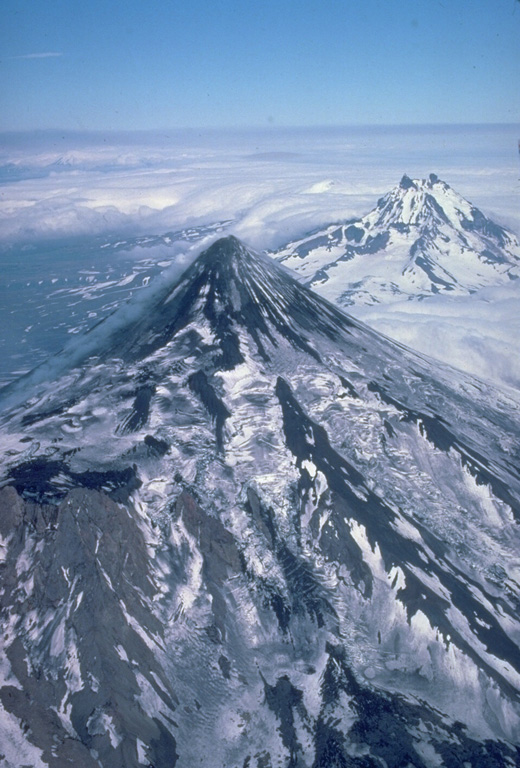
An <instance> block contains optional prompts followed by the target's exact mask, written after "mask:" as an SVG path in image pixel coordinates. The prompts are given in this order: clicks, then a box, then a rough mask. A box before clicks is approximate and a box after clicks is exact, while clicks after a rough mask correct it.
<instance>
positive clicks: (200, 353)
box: [0, 238, 520, 768]
mask: <svg viewBox="0 0 520 768" xmlns="http://www.w3.org/2000/svg"><path fill="white" fill-rule="evenodd" d="M150 294H151V296H150V300H149V301H148V302H144V301H143V302H141V303H139V305H137V306H134V307H133V308H132V309H131V311H130V310H128V309H124V310H123V312H122V315H121V317H120V318H119V319H118V318H116V317H114V318H112V319H110V320H108V321H106V322H105V323H102V324H100V325H99V326H98V328H97V329H96V331H95V332H94V333H93V334H89V336H90V341H89V345H90V346H89V348H88V349H89V355H90V356H87V355H83V357H81V356H78V357H76V358H75V359H74V361H73V363H72V364H71V365H70V366H69V367H68V368H66V367H63V366H62V368H61V372H60V374H59V375H58V376H56V377H55V378H54V380H53V381H52V383H47V384H45V383H44V382H43V381H40V383H39V385H38V389H37V391H34V392H33V396H32V399H31V400H30V401H29V402H27V403H25V404H23V405H22V406H20V405H18V406H16V407H14V408H13V409H11V410H10V411H7V412H5V413H4V416H3V420H2V425H1V437H2V440H1V451H2V454H1V461H0V469H1V475H0V481H1V483H2V485H3V486H5V487H4V488H3V490H2V491H1V493H0V513H1V514H0V534H1V535H2V539H1V546H2V549H1V553H2V559H3V564H2V567H3V569H4V570H3V574H4V583H5V585H6V588H5V589H4V591H3V592H2V593H0V604H1V606H2V614H1V615H0V621H1V632H0V637H1V638H2V644H3V647H2V651H3V659H4V661H3V662H2V665H1V671H2V674H3V678H2V679H1V680H0V694H1V701H2V703H3V707H4V710H5V713H4V717H3V720H2V717H1V716H0V729H2V728H3V730H4V734H2V735H5V738H4V739H3V742H5V743H8V744H9V745H10V749H11V746H12V745H15V747H16V750H15V747H13V748H12V749H11V752H10V754H11V755H15V756H14V757H13V758H10V760H11V762H8V765H16V759H17V756H18V755H19V754H23V755H24V762H29V763H30V764H32V765H35V766H42V765H49V766H53V767H54V768H61V766H62V765H66V764H67V762H65V761H66V759H68V760H69V762H71V761H75V762H74V765H77V766H79V767H81V768H83V766H85V767H86V766H88V768H90V766H94V765H98V766H99V765H101V766H102V767H103V768H119V766H121V765H124V766H125V768H137V766H139V765H141V766H146V765H149V764H152V765H154V766H156V767H157V768H170V767H171V766H172V765H177V766H180V767H181V768H187V767H188V766H192V765H199V764H201V763H202V764H204V765H208V766H211V767H212V768H213V766H214V767H215V768H223V766H224V765H237V766H244V765H246V766H250V768H265V766H269V765H271V766H274V765H282V766H283V765H285V766H289V765H290V766H298V768H329V766H331V765H340V766H341V765H348V764H356V761H357V763H359V757H360V756H361V757H362V760H363V762H364V764H366V765H369V764H373V765H385V764H386V765H395V766H396V767H397V766H403V767H404V766H406V765H409V764H412V765H414V766H416V768H430V766H431V767H432V768H433V766H443V765H444V766H450V765H453V764H454V761H456V762H458V763H459V764H463V763H464V762H473V763H474V764H475V765H483V766H488V767H489V768H491V766H493V768H496V767H497V766H499V767H500V768H509V766H510V765H511V762H512V761H513V760H514V759H515V758H516V757H517V756H518V752H517V751H516V747H515V746H514V745H515V744H516V743H518V737H519V734H520V694H519V691H520V662H519V658H520V656H519V653H518V643H519V639H520V625H519V623H518V612H517V606H518V599H519V589H520V588H519V583H520V577H519V572H520V571H519V567H520V566H519V563H518V555H517V553H518V548H519V533H518V519H519V518H520V474H519V472H518V464H519V463H520V462H519V458H520V457H519V455H518V448H517V442H516V436H517V435H518V431H519V429H520V426H519V424H520V406H519V404H518V403H517V402H516V401H514V400H511V399H508V398H506V397H505V396H503V395H501V394H499V393H496V392H493V391H491V390H490V389H489V388H488V387H486V386H485V385H483V384H482V383H481V382H479V381H476V380H473V379H471V378H469V377H466V376H464V375H462V374H458V373H457V372H455V371H452V370H448V369H436V368H434V366H433V364H432V363H431V362H430V361H428V360H426V359H424V358H421V357H420V356H418V355H415V354H413V353H411V352H409V351H408V350H406V349H404V348H403V347H400V346H398V345H396V344H393V343H392V342H390V341H388V340H387V339H385V338H383V337H381V336H379V335H378V334H376V333H374V332H373V331H371V330H370V329H368V328H367V327H366V326H364V325H363V324H361V323H358V322H357V321H354V320H352V319H351V318H349V317H348V316H347V315H345V314H343V313H342V312H341V311H339V310H338V309H337V308H335V307H333V306H332V305H330V304H329V303H328V302H327V301H324V300H323V299H322V298H321V297H319V296H317V295H316V294H314V293H313V292H312V291H309V290H308V289H306V288H305V287H303V286H302V285H301V284H299V283H298V282H297V281H296V280H294V279H293V277H292V276H291V275H290V274H289V273H288V272H287V271H286V270H284V269H283V268H281V267H280V266H279V265H277V264H276V263H275V262H273V261H272V260H269V259H268V258H266V257H263V256H259V255H257V254H254V253H253V252H251V251H249V250H248V249H247V248H246V247H245V246H244V245H243V244H241V243H239V242H238V241H237V240H236V239H234V238H225V239H222V240H219V241H217V242H216V243H215V244H214V245H213V246H212V247H211V248H209V249H208V250H207V251H205V252H204V253H203V254H201V255H200V256H199V258H198V259H197V260H196V261H195V262H194V263H193V264H192V265H191V266H190V267H189V268H188V270H187V271H186V272H185V273H184V275H183V276H182V277H181V278H180V279H179V280H178V281H177V282H176V283H175V284H172V285H167V284H165V285H162V286H161V289H160V290H158V291H155V292H150ZM85 343H86V342H85ZM62 362H63V360H62ZM60 364H61V363H60ZM49 370H52V364H51V366H50V367H49ZM468 698H471V701H472V707H471V709H468V708H467V706H465V705H466V702H467V700H468ZM461 722H462V725H461ZM208 756H209V757H208ZM493 761H494V762H493Z"/></svg>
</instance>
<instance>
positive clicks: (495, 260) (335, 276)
mask: <svg viewBox="0 0 520 768" xmlns="http://www.w3.org/2000/svg"><path fill="white" fill-rule="evenodd" d="M273 255H274V257H275V258H276V259H278V260H279V261H281V262H282V263H283V264H284V265H285V266H287V267H289V268H290V269H292V270H294V271H295V272H296V273H297V274H298V275H299V276H300V278H301V279H302V281H303V282H304V283H305V285H307V286H309V287H311V288H313V289H314V290H316V291H318V292H319V293H320V294H321V295H322V296H325V297H326V298H328V299H329V300H331V301H334V302H336V303H337V304H339V305H340V306H344V307H347V306H350V305H353V304H376V303H383V304H386V303H390V302H393V301H399V300H402V299H403V298H410V299H420V298H424V297H426V296H430V295H432V294H446V295H448V294H449V295H464V294H470V293H472V292H474V291H475V290H477V289H479V288H482V287H484V286H490V285H497V284H501V283H504V282H508V281H510V280H516V279H518V277H519V276H520V242H519V240H518V238H517V237H516V235H515V234H514V233H513V232H510V231H509V230H507V229H506V228H504V227H502V226H500V225H498V224H496V223H494V222H493V221H491V220H490V219H488V218H487V217H486V216H485V215H484V214H483V213H482V212H481V211H479V210H478V208H475V207H474V206H473V205H471V203H469V202H468V201H467V200H464V198H462V197H461V196H460V195H458V194H457V193H456V192H455V191H454V190H453V189H451V187H449V186H448V184H446V183H445V182H444V181H441V180H440V179H438V178H437V176H435V174H430V176H429V178H428V179H410V178H409V177H408V176H403V178H402V179H401V182H400V184H399V185H398V186H397V187H395V188H394V189H393V190H392V191H391V192H389V193H388V194H387V195H385V196H384V197H382V198H381V199H380V200H379V201H378V203H377V205H376V207H375V208H374V209H373V210H372V211H370V213H368V214H367V215H366V216H364V217H363V218H360V219H353V220H350V221H347V222H345V223H344V224H331V225H330V226H328V227H325V228H324V229H320V230H318V231H315V232H312V233H311V234H309V235H307V236H305V237H303V238H300V239H299V240H296V241H294V242H291V243H289V244H288V245H286V246H284V247H283V248H281V249H279V250H278V251H276V252H275V253H274V254H273Z"/></svg>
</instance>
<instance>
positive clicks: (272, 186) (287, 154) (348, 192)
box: [0, 126, 520, 386]
mask: <svg viewBox="0 0 520 768" xmlns="http://www.w3.org/2000/svg"><path fill="white" fill-rule="evenodd" d="M4 138H5V141H3V142H2V144H3V150H0V249H1V250H3V251H4V252H10V253H13V251H14V252H18V250H19V251H20V253H22V252H24V253H25V251H23V249H24V248H26V247H27V245H28V244H29V245H30V247H31V248H33V249H34V248H36V249H37V248H38V245H39V244H42V243H44V242H46V241H48V240H52V241H59V239H60V238H64V239H65V238H70V237H71V236H74V237H85V238H91V237H92V236H94V235H102V236H107V237H108V236H115V237H117V238H121V239H123V238H125V237H130V236H136V235H144V234H151V235H157V234H164V233H166V232H169V231H176V230H180V229H183V228H186V227H198V226H203V225H206V224H210V223H214V222H217V221H224V220H226V221H230V222H231V223H230V224H229V225H227V226H226V230H225V231H226V233H233V234H235V235H237V236H238V237H240V238H241V239H242V240H244V241H245V242H246V243H248V244H249V245H250V246H252V247H253V248H255V249H257V250H263V249H276V248H277V247H279V246H282V245H284V244H285V243H287V242H288V241H290V240H291V239H294V238H296V237H299V236H301V235H303V234H304V233H307V232H309V231H312V230H313V229H315V228H318V227H321V226H323V225H326V224H330V223H332V222H336V221H337V222H340V221H344V220H346V219H348V218H351V217H355V216H361V215H363V214H365V213H367V212H368V211H369V210H370V209H371V208H372V207H373V206H374V205H375V203H376V201H377V199H378V198H379V197H380V196H381V195H383V194H385V193H386V192H387V191H388V190H389V189H391V188H392V187H393V186H394V185H395V184H397V183H398V181H399V179H400V178H401V176H402V175H403V173H407V174H408V175H410V176H412V177H421V178H424V177H426V176H427V175H428V174H429V173H430V172H434V173H437V174H438V176H439V177H440V178H442V179H443V180H445V181H447V182H448V183H449V184H450V185H451V186H452V187H453V188H454V189H455V190H456V191H457V192H459V193H460V194H462V195H463V196H464V197H466V198H467V199H469V200H470V201H471V202H472V203H474V204H475V205H476V206H478V207H479V208H481V209H482V210H483V211H484V213H486V214H487V215H488V216H490V217H491V218H492V219H495V220H496V221H497V222H499V223H501V224H503V225H506V226H509V227H511V228H513V229H514V230H516V231H517V232H518V231H520V205H519V202H520V183H519V179H518V154H517V132H516V128H515V127H514V126H512V127H510V126H494V127H490V126H481V127H479V126H469V127H453V126H452V127H446V128H442V127H440V126H436V127H433V128H431V129H428V128H426V127H423V128H417V129H403V128H401V129H400V128H389V129H384V128H372V129H355V128H351V129H339V128H338V129H323V130H318V129H312V130H311V129H306V130H303V129H301V130H292V131H291V130H289V129H285V130H282V129H280V130H264V131H256V132H254V131H243V132H238V131H235V132H233V131H228V132H227V133H226V132H217V131H213V132H211V131H206V132H196V131H173V132H170V133H164V134H162V135H150V134H145V133H142V134H118V135H110V134H107V135H103V134H81V133H77V134H66V135H64V136H61V135H60V134H58V133H45V132H43V133H41V134H34V135H31V136H30V135H27V134H24V135H22V134H10V135H8V136H5V137H4ZM200 246H201V243H199V245H198V246H197V247H198V248H199V250H200ZM189 250H190V249H189V247H188V246H184V245H182V248H181V251H182V252H183V253H184V252H185V253H188V251H189ZM159 252H160V249H159ZM149 256H150V257H152V253H151V252H150V253H149ZM21 263H22V262H21ZM24 269H25V270H27V272H28V273H30V269H31V265H30V260H27V261H26V262H25V264H24ZM24 274H25V273H24ZM146 290H148V289H146ZM486 291H487V293H486ZM519 295H520V287H517V286H516V285H513V284H512V285H511V286H506V288H501V289H496V290H495V289H485V291H481V292H479V293H478V295H475V296H473V297H467V298H455V299H450V298H449V297H433V298H431V299H428V300H427V301H424V302H403V303H399V304H392V305H390V306H381V305H379V306H377V307H360V308H355V309H354V310H353V312H355V313H356V314H358V315H359V316H360V317H362V318H363V319H365V320H366V321H367V322H369V323H370V324H373V325H374V326H375V327H376V328H378V329H379V330H381V331H382V332H384V333H386V334H387V335H389V336H392V337H394V338H396V339H398V340H400V341H401V342H403V343H405V344H407V345H409V346H411V347H414V348H416V349H419V350H422V351H424V352H426V353H427V354H430V355H434V356H437V357H438V358H439V359H441V360H443V361H445V362H447V363H450V364H453V365H456V366H457V367H462V368H465V369H466V370H468V371H470V372H473V373H476V374H477V375H479V376H482V377H484V378H491V379H493V380H495V381H496V382H499V383H502V384H505V385H508V386H520V363H517V355H515V354H514V349H515V345H516V344H517V339H518V335H519V332H520V328H519V327H518V318H519V317H520V299H519ZM76 338H77V337H76ZM76 343H78V342H76Z"/></svg>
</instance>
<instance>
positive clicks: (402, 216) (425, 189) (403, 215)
mask: <svg viewBox="0 0 520 768" xmlns="http://www.w3.org/2000/svg"><path fill="white" fill-rule="evenodd" d="M473 210H474V209H473V208H472V206H471V205H470V204H469V203H468V202H467V201H466V200H464V198H463V197H461V196H460V195H458V194H457V193H456V192H454V190H453V189H451V187H450V186H448V184H446V182H444V181H441V180H440V179H439V178H438V177H437V176H436V175H435V174H434V173H431V174H430V175H429V177H428V178H427V179H410V178H409V177H408V176H406V174H405V175H404V176H403V178H402V179H401V181H400V183H399V184H398V186H397V187H394V189H393V190H391V191H390V192H389V193H388V194H387V195H385V196H384V197H382V198H381V199H380V200H378V203H377V206H376V209H375V211H374V212H373V213H372V216H373V217H374V219H375V220H374V222H373V225H378V226H382V225H386V226H391V227H398V228H399V227H400V226H410V225H415V226H418V225H422V226H425V225H427V224H428V223H429V224H430V225H431V224H432V223H433V222H435V221H437V222H438V223H439V224H441V223H449V224H451V226H453V227H460V226H461V222H462V221H471V220H472V219H473V215H472V211H473ZM376 211H377V212H379V217H378V218H376V216H377V214H376ZM367 218H368V217H367ZM371 223H372V222H371ZM462 226H463V225H462Z"/></svg>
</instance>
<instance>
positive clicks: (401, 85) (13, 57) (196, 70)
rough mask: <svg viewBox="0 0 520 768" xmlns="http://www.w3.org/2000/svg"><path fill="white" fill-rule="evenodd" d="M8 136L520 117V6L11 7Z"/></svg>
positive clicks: (28, 1) (426, 1)
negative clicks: (31, 131) (45, 130)
mask: <svg viewBox="0 0 520 768" xmlns="http://www.w3.org/2000/svg"><path fill="white" fill-rule="evenodd" d="M0 29H1V32H0V89H1V90H0V102H1V105H2V106H1V114H2V117H1V118H0V129H3V130H11V129H13V130H16V129H34V128H64V129H80V130H91V129H94V130H95V129H100V130H107V129H112V130H121V129H163V128H168V127H188V126H194V127H197V126H200V127H213V126H268V125H349V124H403V123H409V124H415V123H432V122H434V123H464V122H466V123H481V122H509V123H511V122H516V121H518V120H519V118H520V98H519V85H518V84H519V83H520V34H519V33H520V2H518V0H414V1H412V0H359V2H352V1H351V0H256V2H252V1H251V0H234V1H233V0H213V2H210V0H183V2H179V1H178V0H127V1H126V2H120V1H119V0H84V1H83V2H74V0H47V1H44V0H2V3H1V5H0Z"/></svg>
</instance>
